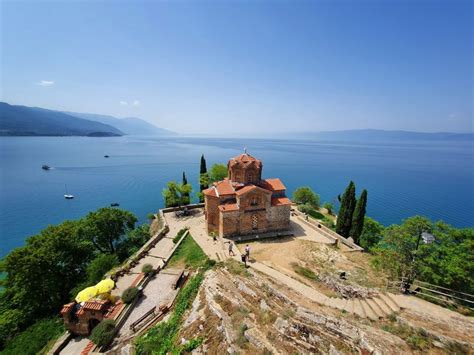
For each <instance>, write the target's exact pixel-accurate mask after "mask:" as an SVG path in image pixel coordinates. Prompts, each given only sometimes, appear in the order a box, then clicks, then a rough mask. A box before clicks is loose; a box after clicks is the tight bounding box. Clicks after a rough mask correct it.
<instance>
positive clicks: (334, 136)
mask: <svg viewBox="0 0 474 355" xmlns="http://www.w3.org/2000/svg"><path fill="white" fill-rule="evenodd" d="M293 136H294V137H295V138H303V139H318V140H348V141H374V142H376V141H387V140H392V141H395V140H397V141H400V140H418V141H420V140H474V133H451V132H435V133H430V132H412V131H386V130H379V129H359V130H345V131H326V132H298V133H295V134H294V135H293Z"/></svg>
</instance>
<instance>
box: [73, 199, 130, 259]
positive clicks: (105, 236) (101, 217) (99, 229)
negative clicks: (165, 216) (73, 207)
mask: <svg viewBox="0 0 474 355" xmlns="http://www.w3.org/2000/svg"><path fill="white" fill-rule="evenodd" d="M136 222H137V217H135V215H134V214H133V213H131V212H129V211H125V210H122V209H118V208H110V207H104V208H100V209H98V210H97V211H95V212H90V213H89V214H88V215H87V216H86V217H85V218H84V219H83V220H82V233H83V235H84V237H85V238H86V239H87V240H89V241H91V243H92V244H93V245H94V246H95V247H96V249H97V250H98V251H99V252H101V253H109V254H113V253H115V249H116V247H117V244H118V243H119V242H120V241H122V240H123V238H124V237H125V235H126V234H127V233H128V232H129V231H131V230H132V229H133V228H134V227H135V223H136Z"/></svg>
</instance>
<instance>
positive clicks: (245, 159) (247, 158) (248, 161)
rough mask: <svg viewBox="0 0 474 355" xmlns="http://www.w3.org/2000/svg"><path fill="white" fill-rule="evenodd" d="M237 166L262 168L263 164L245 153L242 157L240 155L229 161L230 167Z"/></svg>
mask: <svg viewBox="0 0 474 355" xmlns="http://www.w3.org/2000/svg"><path fill="white" fill-rule="evenodd" d="M235 164H244V165H250V164H255V165H257V166H261V165H262V162H261V161H260V160H258V159H255V158H254V157H253V156H251V155H250V154H247V153H244V154H240V155H238V156H236V157H234V158H231V159H230V160H229V165H230V166H233V165H235Z"/></svg>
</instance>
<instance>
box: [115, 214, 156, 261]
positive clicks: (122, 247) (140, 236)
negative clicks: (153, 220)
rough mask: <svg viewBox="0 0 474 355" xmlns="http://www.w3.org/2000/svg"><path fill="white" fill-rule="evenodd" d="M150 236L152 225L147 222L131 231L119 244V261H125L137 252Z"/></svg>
mask: <svg viewBox="0 0 474 355" xmlns="http://www.w3.org/2000/svg"><path fill="white" fill-rule="evenodd" d="M150 237H151V235H150V225H148V224H147V223H143V224H142V225H141V226H139V227H137V228H135V229H133V230H131V231H129V232H128V233H127V237H126V238H124V239H123V240H122V241H121V242H120V244H119V245H118V246H117V250H116V254H117V257H118V259H119V261H123V260H125V259H127V258H128V257H129V256H130V255H132V254H134V253H136V252H137V251H138V249H140V248H141V247H142V245H143V244H145V243H146V242H147V241H148V239H150Z"/></svg>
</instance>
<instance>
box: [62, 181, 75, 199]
mask: <svg viewBox="0 0 474 355" xmlns="http://www.w3.org/2000/svg"><path fill="white" fill-rule="evenodd" d="M64 187H65V188H66V193H65V194H64V198H65V199H66V200H72V199H73V198H74V195H70V194H68V193H67V185H64Z"/></svg>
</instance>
